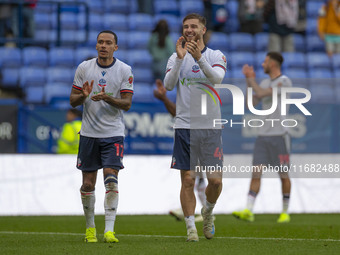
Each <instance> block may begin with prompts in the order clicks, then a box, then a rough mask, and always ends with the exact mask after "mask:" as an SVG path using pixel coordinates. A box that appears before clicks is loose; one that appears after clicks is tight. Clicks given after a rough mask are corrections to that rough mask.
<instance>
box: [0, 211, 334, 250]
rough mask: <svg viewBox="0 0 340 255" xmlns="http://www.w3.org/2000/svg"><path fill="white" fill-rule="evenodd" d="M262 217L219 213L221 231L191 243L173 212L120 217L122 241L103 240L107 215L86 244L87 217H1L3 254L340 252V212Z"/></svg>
mask: <svg viewBox="0 0 340 255" xmlns="http://www.w3.org/2000/svg"><path fill="white" fill-rule="evenodd" d="M277 216H278V215H272V214H265V215H256V217H255V222H253V223H246V222H242V221H239V220H237V219H235V218H233V217H232V216H231V215H217V216H216V221H215V225H216V235H215V238H214V239H212V240H206V239H205V238H204V237H203V233H202V223H197V224H196V226H197V229H198V232H199V236H200V241H199V242H197V243H187V242H185V240H186V230H185V223H184V222H179V221H176V220H175V219H174V218H172V217H171V216H168V215H147V216H145V215H138V216H135V215H131V216H130V215H118V216H117V220H116V226H115V231H116V236H117V238H118V239H119V241H120V242H119V243H117V244H107V243H103V241H102V238H103V231H104V216H103V215H99V216H96V225H97V226H96V227H97V236H98V241H99V242H98V243H94V244H93V243H92V244H86V243H84V241H83V240H84V233H85V219H84V217H83V216H13V217H7V216H6V217H0V254H1V255H7V254H10V255H13V254H20V255H30V254H32V255H33V254H34V255H39V254H42V255H52V254H79V255H82V254H124V255H125V254H148V255H150V254H162V255H164V254H176V255H179V254H206V255H208V254H242V255H245V254H261V255H265V254H270V255H276V254H294V255H295V254H298V255H301V254H308V255H311V254H318V255H322V254H327V255H329V254H337V255H338V254H340V214H296V215H291V219H292V220H291V222H290V223H288V224H278V223H276V219H277Z"/></svg>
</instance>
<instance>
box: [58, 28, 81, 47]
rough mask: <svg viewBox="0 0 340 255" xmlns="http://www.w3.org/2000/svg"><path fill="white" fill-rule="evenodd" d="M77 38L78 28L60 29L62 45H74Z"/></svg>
mask: <svg viewBox="0 0 340 255" xmlns="http://www.w3.org/2000/svg"><path fill="white" fill-rule="evenodd" d="M78 39H79V38H78V30H62V31H61V33H60V40H61V44H62V45H75V44H76V43H77V42H78Z"/></svg>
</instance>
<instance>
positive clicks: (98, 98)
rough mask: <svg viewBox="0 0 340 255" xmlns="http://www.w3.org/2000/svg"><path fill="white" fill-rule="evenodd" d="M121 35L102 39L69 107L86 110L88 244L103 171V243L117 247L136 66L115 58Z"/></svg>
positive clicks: (82, 159) (82, 163) (81, 157)
mask: <svg viewBox="0 0 340 255" xmlns="http://www.w3.org/2000/svg"><path fill="white" fill-rule="evenodd" d="M117 43H118V39H117V35H116V34H115V33H114V32H112V31H108V30H105V31H102V32H100V33H99V34H98V37H97V45H96V49H97V51H98V58H93V59H91V60H88V61H84V62H82V63H81V64H80V65H79V66H78V68H77V71H76V74H75V77H74V82H73V87H72V92H71V96H70V103H71V105H72V106H73V107H76V106H79V105H83V107H84V110H83V122H82V127H81V130H80V141H79V153H78V159H77V168H78V169H80V170H81V171H82V176H83V181H82V186H81V188H80V193H81V200H82V204H83V209H84V214H85V218H86V236H85V242H91V243H94V242H97V236H96V228H95V222H94V205H95V185H96V180H97V172H98V169H101V168H103V174H104V185H105V189H106V194H105V199H104V208H105V231H104V242H107V243H116V242H118V239H117V238H116V237H115V236H114V234H115V233H114V222H115V219H116V211H117V206H118V172H119V170H120V169H123V168H124V166H123V152H124V129H125V126H124V122H123V111H127V110H129V109H130V107H131V102H132V94H133V75H132V71H131V67H130V66H128V65H127V64H125V63H123V62H121V61H120V60H119V59H117V58H114V57H113V54H114V52H115V51H116V50H117V49H118V45H117Z"/></svg>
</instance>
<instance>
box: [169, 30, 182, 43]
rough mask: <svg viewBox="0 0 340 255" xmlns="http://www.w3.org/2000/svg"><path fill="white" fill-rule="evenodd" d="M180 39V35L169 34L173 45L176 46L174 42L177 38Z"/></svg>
mask: <svg viewBox="0 0 340 255" xmlns="http://www.w3.org/2000/svg"><path fill="white" fill-rule="evenodd" d="M180 37H181V34H180V33H176V32H171V33H170V38H171V40H172V41H173V43H174V44H175V45H176V42H177V40H178V38H180Z"/></svg>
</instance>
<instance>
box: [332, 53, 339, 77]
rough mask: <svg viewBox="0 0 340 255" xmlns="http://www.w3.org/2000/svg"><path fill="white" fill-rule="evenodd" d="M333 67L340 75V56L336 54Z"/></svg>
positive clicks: (333, 58) (333, 57)
mask: <svg viewBox="0 0 340 255" xmlns="http://www.w3.org/2000/svg"><path fill="white" fill-rule="evenodd" d="M332 65H333V69H334V71H336V72H338V73H340V54H334V55H333V56H332Z"/></svg>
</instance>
